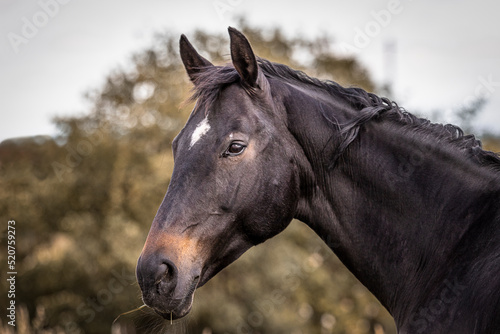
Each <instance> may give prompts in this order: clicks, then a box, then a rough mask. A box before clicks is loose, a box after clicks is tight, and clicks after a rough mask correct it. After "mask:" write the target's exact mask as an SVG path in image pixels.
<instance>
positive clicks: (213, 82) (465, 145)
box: [191, 58, 500, 172]
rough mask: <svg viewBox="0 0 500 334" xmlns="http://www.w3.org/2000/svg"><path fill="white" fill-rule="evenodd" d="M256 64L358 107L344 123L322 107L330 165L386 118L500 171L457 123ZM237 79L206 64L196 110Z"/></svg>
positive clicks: (499, 160)
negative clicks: (333, 146) (333, 144)
mask: <svg viewBox="0 0 500 334" xmlns="http://www.w3.org/2000/svg"><path fill="white" fill-rule="evenodd" d="M258 65H259V69H260V70H261V71H262V73H263V74H264V75H265V76H266V77H268V78H276V79H280V80H281V81H285V82H288V83H291V84H300V85H306V86H313V87H315V88H317V89H320V90H323V91H325V92H326V93H328V94H329V95H331V96H334V97H341V98H342V99H344V100H345V101H347V102H348V103H349V104H350V105H351V106H352V107H353V108H354V109H356V110H359V113H358V114H357V115H356V117H355V118H353V119H352V120H350V121H348V122H347V123H344V124H339V123H338V122H337V121H336V120H335V119H336V118H335V115H328V114H326V113H328V112H331V111H329V110H328V109H324V110H322V113H323V117H324V118H325V119H326V120H327V121H328V123H329V124H330V125H331V126H332V127H334V128H335V129H336V130H337V131H338V132H339V135H340V144H339V148H338V150H337V152H336V154H335V156H334V157H333V159H332V166H333V165H335V162H336V161H337V159H338V158H339V157H340V156H341V155H342V153H343V152H344V151H345V150H346V149H347V147H348V146H349V145H350V144H351V143H352V142H353V141H354V140H355V139H356V138H357V135H358V133H359V130H360V128H361V127H362V126H363V125H364V124H365V123H367V122H369V121H371V120H374V119H380V120H382V119H387V120H392V121H394V122H396V123H398V124H400V125H401V126H404V127H406V128H407V130H413V132H412V133H416V134H420V135H422V136H432V137H433V138H435V139H436V141H437V142H448V143H449V144H451V145H454V146H455V147H457V148H458V149H459V150H461V151H465V152H468V155H469V156H470V157H471V158H473V159H474V160H475V161H476V162H477V163H479V164H480V165H484V166H489V167H491V168H493V169H494V170H496V171H499V172H500V157H499V156H498V155H497V154H495V153H493V152H489V151H485V150H483V149H482V145H481V141H480V140H478V139H476V138H475V136H474V135H465V134H464V132H463V130H462V129H461V128H460V127H458V126H455V125H452V124H438V123H431V122H430V121H429V120H427V119H424V118H419V117H417V116H415V115H413V114H411V113H409V112H407V111H406V110H405V109H404V108H402V107H400V106H398V104H397V103H396V102H394V101H391V100H389V99H388V98H385V97H380V96H378V95H376V94H373V93H369V92H367V91H365V90H364V89H361V88H357V87H347V88H346V87H342V86H341V85H339V84H338V83H336V82H334V81H331V80H320V79H317V78H313V77H310V76H308V75H307V74H305V73H304V72H302V71H297V70H294V69H291V68H290V67H288V66H286V65H283V64H278V63H273V62H270V61H268V60H266V59H263V58H258ZM239 80H240V77H239V75H238V73H237V71H236V70H235V68H234V67H232V66H230V65H227V66H212V67H207V68H206V70H204V71H201V72H200V74H199V75H198V77H197V78H196V79H195V87H194V92H193V95H192V96H191V100H197V101H198V102H197V107H196V110H204V111H205V113H208V111H209V109H210V106H211V105H212V104H213V103H214V102H215V101H216V100H217V97H218V96H219V93H220V91H221V89H222V88H224V87H225V86H227V85H230V84H232V83H235V82H238V81H239ZM243 87H245V86H243ZM245 89H247V90H248V93H249V94H250V95H252V94H253V93H254V92H253V91H252V90H251V88H245ZM196 110H195V111H194V112H196Z"/></svg>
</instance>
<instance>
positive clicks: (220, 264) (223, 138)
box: [137, 28, 300, 319]
mask: <svg viewBox="0 0 500 334" xmlns="http://www.w3.org/2000/svg"><path fill="white" fill-rule="evenodd" d="M229 33H230V38H231V57H232V63H233V67H231V66H227V67H215V66H213V65H212V64H211V63H210V62H209V61H208V60H206V59H205V58H203V57H202V56H200V55H199V54H198V53H197V52H196V51H195V49H194V48H193V47H192V46H191V44H190V43H189V42H188V40H187V39H186V38H185V37H184V36H182V37H181V40H180V50H181V58H182V61H183V63H184V66H185V68H186V71H187V73H188V75H189V77H190V78H191V80H192V81H193V83H194V85H195V89H196V93H195V96H197V97H198V101H197V104H196V107H195V109H194V110H193V112H192V114H191V116H190V118H189V120H188V122H187V123H186V125H185V127H184V128H183V129H182V131H181V132H180V133H179V135H178V136H177V137H176V139H175V140H174V142H173V152H174V159H175V166H174V172H173V174H172V178H171V181H170V185H169V188H168V191H167V194H166V195H165V198H164V200H163V202H162V204H161V206H160V208H159V210H158V212H157V214H156V217H155V219H154V221H153V223H152V226H151V230H150V232H149V235H148V237H147V240H146V243H145V245H144V249H143V251H142V254H141V256H140V258H139V261H138V264H137V279H138V281H139V285H140V287H141V289H142V294H143V299H144V302H145V304H146V305H148V306H150V307H152V308H153V309H155V310H156V312H157V313H159V314H161V315H163V316H164V317H166V318H170V317H171V316H172V317H173V318H174V319H175V318H180V317H183V316H185V315H186V314H187V313H188V312H189V311H190V309H191V305H192V301H193V294H194V291H195V289H196V288H197V287H199V286H201V285H203V284H205V283H206V282H207V281H208V280H209V279H210V278H211V277H213V276H214V275H215V274H216V273H218V272H219V271H220V270H221V269H223V268H224V267H226V266H227V265H228V264H230V263H231V262H233V261H234V260H235V259H237V258H238V257H239V256H240V255H241V254H243V253H244V252H245V251H246V250H247V249H249V248H250V247H251V246H253V245H256V244H258V243H261V242H263V241H265V240H267V239H269V238H271V237H273V236H274V235H276V234H278V233H279V232H281V231H282V230H283V229H284V228H285V227H286V226H287V225H288V224H289V222H290V221H291V219H292V218H293V216H294V214H295V210H296V207H297V205H298V204H297V203H298V197H299V190H300V189H299V188H300V185H299V171H298V168H297V163H296V161H295V158H296V157H295V155H296V154H297V151H298V148H297V145H298V144H296V142H295V140H294V138H293V136H292V135H291V134H290V132H289V131H287V124H286V112H285V109H284V106H283V104H279V103H278V102H277V101H276V99H277V98H276V97H273V96H272V95H271V91H270V86H269V81H268V79H267V78H266V77H265V76H264V75H263V74H262V73H261V72H259V68H258V65H257V62H256V58H255V55H254V53H253V51H252V49H251V47H250V44H249V43H248V41H247V39H246V38H245V37H244V36H243V35H242V34H241V33H240V32H238V31H236V30H234V29H232V28H230V29H229Z"/></svg>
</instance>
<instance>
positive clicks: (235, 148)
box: [224, 142, 246, 157]
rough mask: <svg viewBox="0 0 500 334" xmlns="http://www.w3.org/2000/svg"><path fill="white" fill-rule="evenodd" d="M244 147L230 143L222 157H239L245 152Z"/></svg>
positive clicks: (240, 144)
mask: <svg viewBox="0 0 500 334" xmlns="http://www.w3.org/2000/svg"><path fill="white" fill-rule="evenodd" d="M245 148H246V146H245V145H244V144H242V143H238V142H232V143H231V145H229V147H228V148H227V150H226V152H224V156H226V157H227V156H231V157H234V156H236V155H240V154H241V153H243V151H244V150H245Z"/></svg>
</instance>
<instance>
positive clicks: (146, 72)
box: [0, 22, 395, 334]
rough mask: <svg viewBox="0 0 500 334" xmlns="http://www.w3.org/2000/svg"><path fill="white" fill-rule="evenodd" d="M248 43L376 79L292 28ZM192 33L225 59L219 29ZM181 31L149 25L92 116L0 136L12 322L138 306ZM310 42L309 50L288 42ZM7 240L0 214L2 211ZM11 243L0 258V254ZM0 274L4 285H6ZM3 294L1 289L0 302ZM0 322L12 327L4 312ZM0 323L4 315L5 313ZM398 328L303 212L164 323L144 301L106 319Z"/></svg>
mask: <svg viewBox="0 0 500 334" xmlns="http://www.w3.org/2000/svg"><path fill="white" fill-rule="evenodd" d="M242 25H243V29H242V30H243V32H244V33H245V34H246V35H247V36H248V37H249V39H250V41H251V42H252V45H253V47H254V49H255V50H256V53H257V54H258V55H260V56H262V57H264V58H268V59H270V60H273V61H278V62H282V63H286V64H290V65H291V66H293V67H295V68H300V69H304V70H306V71H307V72H308V73H310V74H311V75H315V76H320V77H322V78H326V79H333V80H336V81H338V82H341V83H343V84H347V85H357V86H361V87H363V88H365V89H368V90H373V89H374V85H373V83H372V82H371V81H370V79H369V77H368V75H367V71H366V70H365V69H363V68H362V67H361V66H360V64H359V63H358V62H357V61H356V60H355V59H351V58H349V59H346V58H339V57H337V56H336V55H334V54H332V53H331V52H329V49H328V45H330V44H331V40H330V39H328V38H325V37H322V38H318V39H317V40H313V41H312V42H311V41H305V40H302V39H295V40H290V39H289V38H287V37H286V36H284V35H283V33H282V32H281V31H280V30H279V29H276V30H274V31H270V32H269V31H262V30H260V29H256V28H251V27H249V26H247V25H246V24H244V22H242ZM192 35H193V36H194V38H192V42H193V44H194V45H196V47H197V48H198V49H199V50H200V51H201V52H202V53H203V54H204V55H206V56H207V57H208V58H209V59H211V60H212V61H213V62H215V63H223V62H226V61H228V58H227V54H228V42H227V39H226V37H225V36H222V35H220V36H212V35H208V34H206V33H204V32H202V31H197V32H195V33H194V34H192ZM177 38H178V36H172V35H171V34H169V33H166V34H163V35H158V36H157V42H156V43H155V45H154V47H152V48H150V49H148V50H144V51H143V52H140V53H138V54H136V55H135V56H134V57H133V68H131V69H127V70H121V69H117V70H115V71H114V72H113V73H111V74H110V75H109V77H108V78H107V81H106V83H105V85H104V86H103V87H101V88H100V89H97V90H95V91H93V92H90V93H89V94H88V98H89V99H90V101H91V102H92V105H93V107H92V110H90V111H89V113H88V114H87V115H83V116H75V117H60V118H57V119H55V120H54V121H55V122H56V124H57V125H58V127H59V129H60V132H61V134H60V136H59V137H57V138H50V137H34V138H25V139H15V140H8V141H4V142H3V143H2V144H1V145H0V172H1V178H0V186H1V188H2V189H3V190H4V191H3V192H0V210H1V212H2V217H4V218H3V219H4V221H5V220H6V219H15V220H16V223H17V224H16V226H17V233H18V234H17V244H16V247H17V250H16V251H17V253H16V270H17V272H18V276H17V282H16V284H17V287H18V289H17V290H16V302H17V305H18V319H17V321H18V326H17V330H18V332H19V333H31V332H33V333H34V332H37V333H38V332H40V333H42V332H43V333H105V332H109V331H110V330H111V326H112V323H113V320H114V319H115V318H116V317H117V316H118V315H119V314H121V313H124V312H127V311H130V310H134V309H136V308H137V307H139V306H141V305H142V301H141V300H140V291H139V288H138V286H137V283H136V281H135V277H134V271H135V263H136V260H137V257H138V256H139V254H140V252H141V249H142V246H143V244H144V241H145V238H146V235H147V232H148V230H149V227H150V224H151V221H152V220H153V217H154V215H155V212H156V210H157V208H158V207H159V205H160V203H161V200H162V198H163V196H164V193H165V191H166V189H167V186H168V183H169V177H170V175H171V172H172V167H173V158H172V154H171V148H170V144H171V142H172V140H173V138H174V137H175V135H176V134H177V133H178V132H179V130H180V129H181V127H182V126H183V124H184V123H185V121H186V120H187V117H188V116H189V112H190V110H191V108H192V105H191V104H186V103H184V102H183V101H185V100H187V98H188V97H189V94H190V93H189V89H190V83H189V82H188V79H187V75H186V74H185V73H184V69H183V67H182V66H181V63H180V59H179V56H178V51H177ZM304 54H306V55H307V57H306V58H307V59H309V60H308V61H303V60H300V59H298V58H299V57H298V56H297V55H304ZM1 235H2V240H1V242H2V245H5V244H6V243H5V241H6V240H5V239H6V226H5V224H2V234H1ZM5 254H6V252H5V251H4V252H2V253H1V255H0V260H1V262H2V263H6V258H5ZM5 282H6V281H5V280H3V281H2V283H1V284H2V287H3V286H5V285H6V283H5ZM6 298H7V296H6V294H1V295H0V303H1V305H7V302H8V301H7V299H6ZM5 319H6V318H5V317H4V316H2V318H1V320H0V321H1V322H3V326H4V327H3V330H4V331H5V332H8V330H11V329H12V328H11V327H9V326H6V325H5V323H4V322H5ZM1 322H0V328H2V327H1V324H2V323H1ZM134 331H137V332H148V331H149V332H184V331H186V332H188V333H377V334H380V333H394V332H395V329H394V325H393V320H392V318H391V317H390V316H389V315H388V313H387V311H385V309H384V308H383V307H382V306H381V305H380V304H379V303H378V302H377V301H376V300H375V298H374V297H373V296H372V295H371V294H370V293H369V292H368V291H367V290H366V288H364V287H363V286H362V285H361V284H360V283H359V282H358V281H357V280H356V279H355V278H354V277H353V276H352V275H351V274H350V273H349V272H348V271H347V269H346V268H345V267H344V266H343V265H342V264H341V263H340V261H339V260H338V259H337V258H336V257H335V256H334V255H333V253H332V252H331V251H330V250H329V249H328V248H327V247H326V246H325V245H324V243H323V242H322V241H321V240H320V239H319V238H318V237H317V236H316V235H315V234H314V233H313V232H312V231H311V230H309V228H307V227H306V226H305V225H303V224H302V223H300V222H294V223H292V225H291V226H290V227H289V228H288V229H287V230H286V231H285V232H284V233H282V234H281V235H279V236H278V237H276V238H274V239H272V240H269V241H267V242H266V243H264V244H263V245H260V246H258V247H255V248H254V249H252V250H250V251H249V252H247V253H246V254H245V255H243V256H242V258H241V259H239V260H238V261H236V262H235V263H234V264H232V265H231V266H229V267H228V268H227V269H225V270H224V271H222V272H221V273H220V274H219V275H217V276H216V277H215V278H214V279H213V280H212V281H211V282H209V283H208V284H207V285H206V287H203V288H201V289H200V290H199V291H198V292H197V294H196V298H195V305H194V309H193V311H192V314H191V315H190V316H189V317H188V319H187V320H182V321H180V322H178V323H176V324H174V325H172V326H170V324H169V323H168V321H163V320H159V319H158V317H155V316H154V315H153V314H151V312H150V311H148V310H146V309H144V308H143V309H140V310H137V311H134V312H131V313H130V314H126V315H123V316H122V317H120V319H119V320H118V321H117V324H116V325H115V326H114V327H113V332H114V333H118V332H122V333H131V332H134Z"/></svg>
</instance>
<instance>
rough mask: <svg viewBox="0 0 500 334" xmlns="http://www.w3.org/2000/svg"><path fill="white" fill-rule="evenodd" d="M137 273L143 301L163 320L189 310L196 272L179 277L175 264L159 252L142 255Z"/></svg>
mask: <svg viewBox="0 0 500 334" xmlns="http://www.w3.org/2000/svg"><path fill="white" fill-rule="evenodd" d="M136 276H137V281H138V283H139V286H140V288H141V290H142V299H143V301H144V303H145V304H146V305H147V306H149V307H151V308H152V309H154V310H155V311H156V313H158V314H159V315H161V316H162V317H164V318H165V319H178V318H182V317H184V316H185V315H187V314H188V313H189V311H190V310H191V306H192V302H193V295H194V291H195V290H196V287H197V286H198V282H199V275H195V276H192V277H190V278H187V279H186V280H182V279H179V271H178V269H177V267H176V266H175V264H174V263H173V262H172V261H170V260H169V259H168V258H166V257H164V256H162V255H161V254H149V255H148V256H144V254H143V255H141V256H140V257H139V260H138V262H137V268H136Z"/></svg>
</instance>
